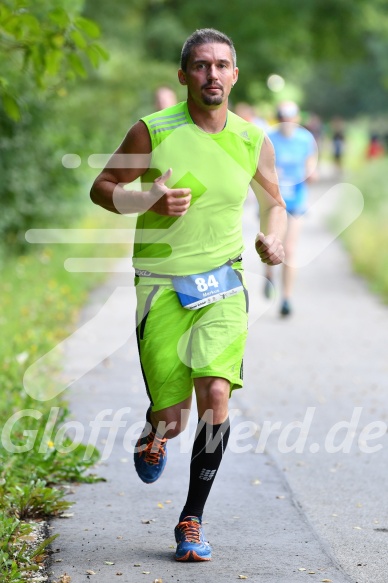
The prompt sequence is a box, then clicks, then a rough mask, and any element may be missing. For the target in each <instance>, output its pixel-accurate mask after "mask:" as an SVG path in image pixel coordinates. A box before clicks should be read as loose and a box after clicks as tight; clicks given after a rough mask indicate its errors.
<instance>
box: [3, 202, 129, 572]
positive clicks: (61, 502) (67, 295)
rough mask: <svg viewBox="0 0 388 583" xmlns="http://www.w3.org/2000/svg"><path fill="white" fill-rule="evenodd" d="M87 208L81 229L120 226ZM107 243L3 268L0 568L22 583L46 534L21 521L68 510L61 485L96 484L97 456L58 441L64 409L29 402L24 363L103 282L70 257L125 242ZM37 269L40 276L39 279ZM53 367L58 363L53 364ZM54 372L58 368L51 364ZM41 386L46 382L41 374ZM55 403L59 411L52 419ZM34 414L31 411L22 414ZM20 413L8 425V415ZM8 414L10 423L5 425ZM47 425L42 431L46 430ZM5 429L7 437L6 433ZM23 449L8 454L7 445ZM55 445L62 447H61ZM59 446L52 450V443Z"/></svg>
mask: <svg viewBox="0 0 388 583" xmlns="http://www.w3.org/2000/svg"><path fill="white" fill-rule="evenodd" d="M90 208H91V213H90V214H91V218H90V219H89V220H88V221H85V220H84V221H83V223H82V224H80V223H78V224H75V225H74V226H75V227H80V228H85V229H88V228H92V227H99V228H114V227H115V226H122V221H123V220H125V219H123V217H120V216H116V215H108V214H107V213H105V214H104V213H102V212H101V213H100V212H99V209H97V208H94V207H92V205H90ZM107 247H108V246H107V245H104V246H102V245H86V244H84V245H78V244H77V245H76V244H73V245H64V244H62V245H57V246H53V247H52V248H47V247H41V248H35V249H34V250H33V251H32V252H31V253H29V254H28V255H24V256H21V257H12V258H9V259H8V260H6V261H5V263H4V265H3V274H2V275H3V277H2V279H1V280H0V304H1V305H2V306H3V307H4V311H3V312H2V314H1V320H0V324H1V326H2V334H1V335H0V359H1V362H2V368H1V369H0V385H1V387H2V393H1V395H2V396H1V397H0V427H1V428H2V433H1V438H2V439H1V443H0V572H1V577H2V578H1V581H2V582H4V583H16V581H25V580H26V578H25V573H27V572H30V571H33V570H36V569H37V568H38V565H37V564H36V563H35V562H34V561H35V557H36V558H38V557H37V555H40V554H42V553H43V552H44V549H45V547H46V546H47V545H48V544H49V543H50V541H52V540H53V539H52V538H49V539H48V540H46V541H45V542H44V543H42V544H41V545H39V546H38V547H37V548H36V547H34V546H31V544H27V543H26V542H25V541H24V539H23V537H24V536H27V535H29V534H30V533H31V531H32V527H31V526H30V525H29V524H26V522H24V521H27V520H32V519H34V518H35V519H36V518H41V517H47V516H50V515H53V514H54V515H55V514H58V513H61V512H63V511H64V510H66V509H67V508H68V507H69V502H68V501H67V500H66V499H65V494H66V490H65V489H64V488H63V484H64V483H66V482H95V481H96V480H97V479H98V478H96V476H94V475H93V474H90V473H87V472H88V471H90V468H91V467H92V466H93V465H94V464H95V463H96V462H97V460H98V458H99V454H98V451H97V450H96V449H95V448H94V447H92V446H90V445H84V444H82V443H81V444H76V443H73V442H72V440H71V439H70V437H62V436H61V439H60V440H59V441H60V443H58V440H57V439H56V438H57V436H58V434H60V435H61V433H60V430H61V427H63V424H64V422H65V421H66V419H67V417H68V415H69V411H68V408H67V407H66V405H65V403H64V402H63V401H59V400H58V399H56V400H55V401H35V400H33V399H32V398H30V397H28V396H27V394H26V393H25V391H24V389H23V384H22V379H23V375H24V372H25V370H26V369H27V367H28V366H29V365H30V364H32V363H33V362H34V361H36V360H37V359H38V358H39V357H40V356H43V355H44V354H46V353H47V352H48V351H49V350H51V349H52V348H53V347H54V346H55V345H56V344H57V343H58V342H59V341H61V340H62V339H64V338H65V337H66V336H67V335H68V334H69V332H70V331H71V328H72V326H73V325H74V320H75V316H76V314H77V309H78V308H79V307H80V306H81V305H82V303H83V302H84V300H85V297H86V293H87V292H88V291H89V290H90V289H91V288H92V287H93V286H94V285H96V283H98V282H99V281H101V278H102V277H103V275H102V274H98V273H97V274H94V273H87V274H78V273H77V274H72V273H69V272H68V271H66V270H65V269H64V266H63V264H64V261H65V259H66V258H67V257H69V256H73V257H74V256H75V257H76V256H84V257H101V256H104V254H107V253H112V255H114V256H115V257H117V256H119V255H120V251H123V247H121V248H120V247H119V246H109V248H108V249H106V248H107ZM37 274H38V276H37ZM54 365H56V366H59V365H60V363H54ZM47 372H48V377H50V378H51V377H53V376H54V373H56V369H50V370H49V371H47ZM42 384H43V388H44V379H42ZM53 408H55V410H57V411H58V414H57V415H54V416H52V411H53ZM31 410H32V411H35V412H37V415H36V416H31V415H27V414H25V413H26V411H27V412H28V411H31ZM19 412H21V413H22V414H23V415H20V416H19V417H20V418H19V420H17V421H15V422H13V421H12V416H13V414H14V413H19ZM10 419H11V421H12V423H7V422H9V420H10ZM47 428H48V429H47ZM8 433H9V435H8ZM10 444H12V446H13V447H14V448H15V447H16V448H17V447H18V446H26V445H27V447H25V448H24V449H25V451H21V452H20V453H14V451H17V450H12V448H10V447H9V445H10ZM59 445H60V447H59ZM57 446H58V447H57Z"/></svg>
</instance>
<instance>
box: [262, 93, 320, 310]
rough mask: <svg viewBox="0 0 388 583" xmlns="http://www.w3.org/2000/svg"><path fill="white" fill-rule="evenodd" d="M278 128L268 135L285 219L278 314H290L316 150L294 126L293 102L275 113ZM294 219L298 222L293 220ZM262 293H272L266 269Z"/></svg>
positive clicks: (307, 136) (270, 274) (296, 110)
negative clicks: (299, 245)
mask: <svg viewBox="0 0 388 583" xmlns="http://www.w3.org/2000/svg"><path fill="white" fill-rule="evenodd" d="M277 119H278V121H279V125H277V126H276V128H274V130H273V131H272V132H270V133H269V137H270V139H271V141H272V143H273V146H274V149H275V155H276V169H277V173H278V177H279V186H280V192H281V194H282V196H283V199H284V200H285V203H286V205H287V212H288V213H289V215H292V216H293V217H294V220H293V218H291V217H290V218H289V221H288V230H287V235H286V239H285V251H286V261H285V263H284V264H283V274H282V283H283V289H282V303H281V308H280V313H281V315H282V316H288V315H289V314H290V313H291V304H290V296H291V291H292V286H293V282H294V277H295V268H294V267H293V264H294V263H295V262H294V255H295V248H296V243H297V239H298V236H299V232H300V226H301V222H302V221H301V215H303V214H304V213H305V212H306V210H307V187H306V182H305V181H306V179H307V178H309V177H310V178H311V176H312V173H313V171H314V168H315V166H316V160H317V147H316V142H315V140H314V137H313V135H312V134H311V133H310V132H309V131H308V130H307V129H305V128H303V127H301V126H300V125H298V122H299V108H298V106H297V105H296V103H294V102H293V101H284V102H282V103H280V104H279V106H278V109H277ZM296 219H298V220H296ZM266 277H267V282H266V285H265V290H264V293H265V295H266V297H270V296H271V295H272V293H273V289H274V288H273V283H272V282H273V272H272V268H271V267H268V268H267V271H266Z"/></svg>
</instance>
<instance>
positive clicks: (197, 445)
mask: <svg viewBox="0 0 388 583" xmlns="http://www.w3.org/2000/svg"><path fill="white" fill-rule="evenodd" d="M229 433H230V423H229V417H228V418H227V419H226V420H225V421H224V422H223V423H222V424H220V425H210V424H208V423H204V422H203V421H202V420H201V419H200V421H199V423H198V427H197V433H196V436H195V440H194V445H193V452H192V455H191V465H190V484H189V492H188V495H187V500H186V504H185V506H184V508H183V510H182V514H181V518H180V520H182V518H185V517H186V516H198V517H201V516H202V513H203V508H204V506H205V503H206V500H207V497H208V496H209V493H210V489H211V487H212V485H213V481H214V478H215V476H216V473H217V470H218V468H219V466H220V463H221V460H222V456H223V454H224V451H225V448H226V446H227V443H228V439H229Z"/></svg>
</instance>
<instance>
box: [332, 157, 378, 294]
mask: <svg viewBox="0 0 388 583" xmlns="http://www.w3.org/2000/svg"><path fill="white" fill-rule="evenodd" d="M386 167H387V158H382V159H379V160H375V161H372V162H369V163H367V164H365V165H364V166H363V167H362V168H361V170H360V171H358V172H354V173H353V174H352V176H351V177H350V182H352V184H354V185H355V186H357V187H358V188H359V189H360V191H361V192H362V194H363V197H364V210H363V212H362V214H361V215H360V217H359V218H358V219H357V220H356V221H355V222H354V223H353V224H352V225H351V226H350V227H349V228H348V229H346V230H345V231H344V233H343V235H342V237H343V241H344V243H345V246H346V248H347V249H348V251H349V253H350V255H351V258H352V262H353V267H354V269H355V271H356V272H357V273H359V274H361V275H363V276H364V277H366V279H367V280H368V282H369V284H370V287H371V289H372V291H374V292H376V293H377V294H379V295H380V296H381V298H382V299H383V301H384V302H385V303H388V230H387V223H388V182H387V179H386Z"/></svg>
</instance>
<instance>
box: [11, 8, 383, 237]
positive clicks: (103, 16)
mask: <svg viewBox="0 0 388 583" xmlns="http://www.w3.org/2000/svg"><path fill="white" fill-rule="evenodd" d="M201 27H214V28H218V29H220V30H222V31H224V32H225V33H226V34H228V35H230V36H231V37H232V39H233V41H234V43H235V45H236V49H237V55H238V65H239V67H240V78H239V82H238V83H237V85H236V87H235V88H234V91H233V95H232V105H233V102H234V103H235V102H237V101H241V100H245V101H249V102H250V103H252V104H254V105H261V104H264V105H266V106H267V107H269V108H270V107H273V105H274V104H275V103H276V102H277V101H278V100H279V99H283V98H287V97H295V96H297V97H298V100H299V101H300V102H301V105H302V107H303V108H304V109H305V110H308V111H312V112H315V113H317V114H318V115H320V116H321V117H322V119H323V121H325V120H329V119H330V118H332V117H333V116H341V117H342V118H346V119H351V118H354V117H356V116H358V117H359V116H364V117H366V119H367V120H371V123H373V119H374V118H376V117H378V118H379V119H382V117H383V119H384V120H385V117H386V115H387V113H388V99H387V88H388V54H387V53H388V14H387V9H386V5H385V0H296V1H295V2H291V1H289V0H261V1H260V2H255V1H254V0H240V2H239V3H229V4H225V3H224V2H221V0H213V2H209V1H208V0H196V2H188V1H183V2H182V0H131V2H122V1H121V0H111V1H110V2H109V3H107V2H106V1H105V0H0V65H1V75H0V96H1V105H0V152H1V160H0V171H1V176H2V181H1V183H0V198H1V203H2V213H1V216H0V235H1V237H2V240H3V241H9V242H12V243H13V244H15V243H17V244H20V245H22V244H23V239H24V231H25V229H26V228H27V227H32V226H44V225H45V224H47V222H48V221H50V223H51V224H52V223H55V224H52V226H59V225H60V224H64V223H66V224H68V222H69V220H70V218H69V217H71V216H73V217H77V216H79V214H81V213H82V208H81V207H82V205H84V206H85V203H86V202H88V196H87V193H88V186H87V185H85V181H88V180H90V178H91V173H90V169H88V167H87V163H85V162H86V158H87V155H88V154H91V153H94V152H110V151H112V150H113V149H114V148H115V147H116V146H117V144H118V142H119V141H120V139H121V138H122V137H123V135H124V133H125V131H126V130H127V128H128V127H129V126H130V125H131V124H132V123H134V122H135V121H136V120H137V119H138V118H139V117H140V116H141V115H144V114H147V113H149V112H150V111H152V110H153V108H154V92H155V90H156V88H157V87H158V86H160V85H167V86H170V87H172V88H173V89H174V90H175V91H176V92H177V94H178V98H179V99H183V98H184V97H185V91H184V88H182V87H180V86H179V85H178V82H177V78H176V70H177V67H178V65H179V56H180V49H181V46H182V43H183V41H184V40H185V38H186V37H187V36H188V35H189V34H190V33H191V32H192V31H193V30H195V29H196V28H201ZM99 30H101V36H100V38H99V42H98V43H97V42H96V39H97V38H98V36H99ZM107 53H109V56H110V58H109V60H107V61H105V60H104V59H105V58H106V56H107ZM97 66H98V69H97ZM273 74H277V75H279V76H281V77H282V78H283V79H284V81H285V87H284V89H282V90H281V91H279V92H274V91H273V90H271V89H270V88H269V87H268V85H267V79H268V77H269V76H270V75H273ZM368 123H369V121H368ZM379 123H380V122H379ZM67 152H74V153H76V154H78V155H80V156H81V158H82V161H83V163H82V165H81V167H80V168H79V169H77V170H76V171H75V170H69V169H66V168H63V166H62V163H61V160H62V156H63V155H64V154H65V153H67ZM93 172H94V173H95V170H94V171H93Z"/></svg>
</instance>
